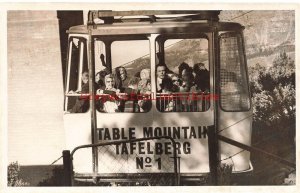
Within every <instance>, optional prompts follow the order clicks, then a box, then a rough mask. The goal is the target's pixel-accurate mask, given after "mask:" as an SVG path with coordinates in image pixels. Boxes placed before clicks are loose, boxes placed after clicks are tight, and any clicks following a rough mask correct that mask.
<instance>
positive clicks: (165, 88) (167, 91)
mask: <svg viewBox="0 0 300 193" xmlns="http://www.w3.org/2000/svg"><path fill="white" fill-rule="evenodd" d="M161 87H162V95H161V97H160V98H159V100H158V101H157V107H158V109H159V110H160V111H162V112H172V111H180V108H181V107H180V106H181V105H180V100H178V99H179V98H177V97H176V96H174V95H173V94H172V89H173V82H172V80H171V79H163V81H162V85H161Z"/></svg>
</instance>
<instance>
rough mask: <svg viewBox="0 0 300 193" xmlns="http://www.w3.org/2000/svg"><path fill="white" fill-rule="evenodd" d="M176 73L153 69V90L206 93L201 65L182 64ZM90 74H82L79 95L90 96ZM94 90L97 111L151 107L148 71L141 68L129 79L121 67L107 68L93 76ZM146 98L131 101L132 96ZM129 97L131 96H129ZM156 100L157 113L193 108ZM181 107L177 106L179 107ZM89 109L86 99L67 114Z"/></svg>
mask: <svg viewBox="0 0 300 193" xmlns="http://www.w3.org/2000/svg"><path fill="white" fill-rule="evenodd" d="M178 70H179V74H176V73H173V72H172V71H170V70H169V69H168V68H167V66H166V65H161V64H158V65H157V66H156V91H157V93H158V94H170V93H190V92H208V91H209V71H208V70H207V69H206V68H205V66H204V64H203V63H197V64H195V65H194V67H193V68H191V67H190V66H189V65H188V64H186V63H182V64H180V65H179V67H178ZM88 80H89V74H88V72H83V74H82V85H81V92H80V93H83V94H84V93H89V84H88ZM95 90H96V93H95V94H96V95H97V96H99V97H97V101H96V108H97V109H98V110H99V111H100V112H107V113H111V112H147V111H149V110H150V108H151V100H149V97H151V81H150V69H148V68H146V69H142V70H141V71H140V72H138V73H136V74H135V75H134V76H133V77H131V78H129V77H128V74H127V71H126V69H125V68H124V67H122V66H120V67H117V68H116V69H115V71H114V73H112V72H110V70H108V68H105V69H104V70H101V71H100V72H98V73H96V75H95ZM137 95H138V96H142V97H143V96H144V97H145V98H140V97H139V98H134V96H137ZM128 96H130V97H128ZM185 103H187V102H184V101H178V100H177V101H174V100H168V101H163V100H158V101H157V107H158V110H160V111H163V112H164V111H183V110H184V109H183V108H186V107H184V106H186V105H189V106H191V105H193V104H192V103H191V102H189V104H185ZM179 104H180V107H179ZM88 108H89V101H88V100H80V99H77V100H76V103H75V105H74V106H73V108H72V109H70V110H69V112H72V113H78V112H85V111H86V110H87V109H88Z"/></svg>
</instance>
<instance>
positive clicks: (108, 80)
mask: <svg viewBox="0 0 300 193" xmlns="http://www.w3.org/2000/svg"><path fill="white" fill-rule="evenodd" d="M104 83H105V89H98V90H97V94H98V95H100V99H99V100H100V101H101V102H102V103H103V106H102V107H100V111H103V112H106V113H112V112H119V105H120V101H119V100H118V97H117V95H116V94H118V93H119V92H120V90H119V89H116V88H115V77H114V76H113V75H112V74H108V75H106V76H105V78H104Z"/></svg>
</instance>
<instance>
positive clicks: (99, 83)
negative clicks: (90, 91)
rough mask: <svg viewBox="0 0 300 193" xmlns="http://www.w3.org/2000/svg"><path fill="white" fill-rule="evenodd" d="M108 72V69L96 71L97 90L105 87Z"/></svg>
mask: <svg viewBox="0 0 300 193" xmlns="http://www.w3.org/2000/svg"><path fill="white" fill-rule="evenodd" d="M108 74H109V73H108V71H107V70H101V71H99V72H97V73H96V75H95V83H96V85H97V88H96V90H98V89H104V88H105V84H104V79H105V76H106V75H108Z"/></svg>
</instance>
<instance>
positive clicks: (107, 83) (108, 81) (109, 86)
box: [105, 78, 114, 89]
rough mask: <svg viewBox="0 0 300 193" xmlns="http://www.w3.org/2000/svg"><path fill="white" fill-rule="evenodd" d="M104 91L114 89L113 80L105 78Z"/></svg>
mask: <svg viewBox="0 0 300 193" xmlns="http://www.w3.org/2000/svg"><path fill="white" fill-rule="evenodd" d="M105 86H106V89H112V88H113V87H114V80H113V79H112V78H107V79H106V81H105Z"/></svg>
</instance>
